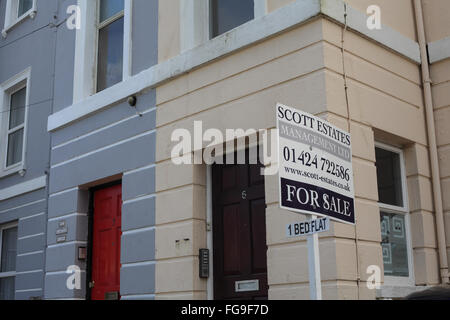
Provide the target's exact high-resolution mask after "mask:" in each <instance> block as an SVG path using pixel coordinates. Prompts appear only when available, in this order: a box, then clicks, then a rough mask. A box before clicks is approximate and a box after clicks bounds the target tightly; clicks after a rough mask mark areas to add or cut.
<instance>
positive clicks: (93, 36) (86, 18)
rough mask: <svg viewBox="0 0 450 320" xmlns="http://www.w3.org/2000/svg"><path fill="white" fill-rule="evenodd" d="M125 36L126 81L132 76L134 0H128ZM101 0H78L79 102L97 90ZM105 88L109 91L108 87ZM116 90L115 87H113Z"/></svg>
mask: <svg viewBox="0 0 450 320" xmlns="http://www.w3.org/2000/svg"><path fill="white" fill-rule="evenodd" d="M124 3H125V5H124V12H123V16H124V40H123V72H122V81H125V80H127V79H129V78H130V77H131V57H132V54H131V53H132V42H131V41H132V39H131V38H132V14H133V0H124ZM99 4H100V1H99V0H78V6H79V8H80V14H81V26H80V28H79V29H77V31H76V36H75V63H74V81H73V103H74V104H75V103H78V102H81V101H83V100H85V99H86V98H88V97H89V96H92V95H95V94H98V92H97V56H98V30H99V25H98V16H99V14H98V12H99ZM113 87H114V86H112V87H110V88H107V89H105V90H103V91H102V92H104V91H106V93H105V94H108V93H107V92H108V90H110V89H111V88H113ZM112 90H114V89H112Z"/></svg>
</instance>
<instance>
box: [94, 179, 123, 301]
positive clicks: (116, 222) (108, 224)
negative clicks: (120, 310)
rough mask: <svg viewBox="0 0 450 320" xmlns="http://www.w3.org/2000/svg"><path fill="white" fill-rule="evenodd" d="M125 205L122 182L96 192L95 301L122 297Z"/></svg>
mask: <svg viewBox="0 0 450 320" xmlns="http://www.w3.org/2000/svg"><path fill="white" fill-rule="evenodd" d="M121 208H122V185H115V186H113V187H110V188H107V189H102V190H99V191H96V192H95V193H94V226H93V239H92V241H93V244H92V282H91V287H92V291H91V298H92V300H105V299H118V298H119V293H120V237H121V235H122V231H121V229H122V228H121V226H122V219H121V213H122V210H121Z"/></svg>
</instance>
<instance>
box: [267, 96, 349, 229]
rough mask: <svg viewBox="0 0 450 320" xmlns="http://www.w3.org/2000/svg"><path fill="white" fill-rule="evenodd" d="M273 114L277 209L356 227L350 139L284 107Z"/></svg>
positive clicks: (334, 129)
mask: <svg viewBox="0 0 450 320" xmlns="http://www.w3.org/2000/svg"><path fill="white" fill-rule="evenodd" d="M276 113H277V127H278V130H279V140H278V146H279V163H280V166H279V179H280V181H279V182H280V183H279V186H280V206H281V208H283V209H287V210H290V211H295V212H300V213H305V214H313V215H319V216H323V217H329V218H330V219H333V220H336V221H339V222H344V223H349V224H354V223H355V205H354V189H353V169H352V146H351V137H350V134H349V133H347V132H345V131H344V130H342V129H339V128H337V127H336V126H334V125H332V124H330V123H329V122H327V121H325V120H323V119H320V118H318V117H315V116H313V115H311V114H309V113H306V112H302V111H300V110H297V109H294V108H291V107H288V106H285V105H282V104H277V110H276Z"/></svg>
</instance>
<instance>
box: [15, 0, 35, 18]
mask: <svg viewBox="0 0 450 320" xmlns="http://www.w3.org/2000/svg"><path fill="white" fill-rule="evenodd" d="M32 6H33V0H19V10H18V12H17V17H20V16H22V15H23V14H24V13H26V12H27V11H28V10H30V9H31V7H32Z"/></svg>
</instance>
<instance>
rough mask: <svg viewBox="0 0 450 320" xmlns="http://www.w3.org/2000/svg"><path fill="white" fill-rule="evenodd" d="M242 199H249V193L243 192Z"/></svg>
mask: <svg viewBox="0 0 450 320" xmlns="http://www.w3.org/2000/svg"><path fill="white" fill-rule="evenodd" d="M242 199H243V200H245V199H247V191H245V190H244V191H242Z"/></svg>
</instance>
